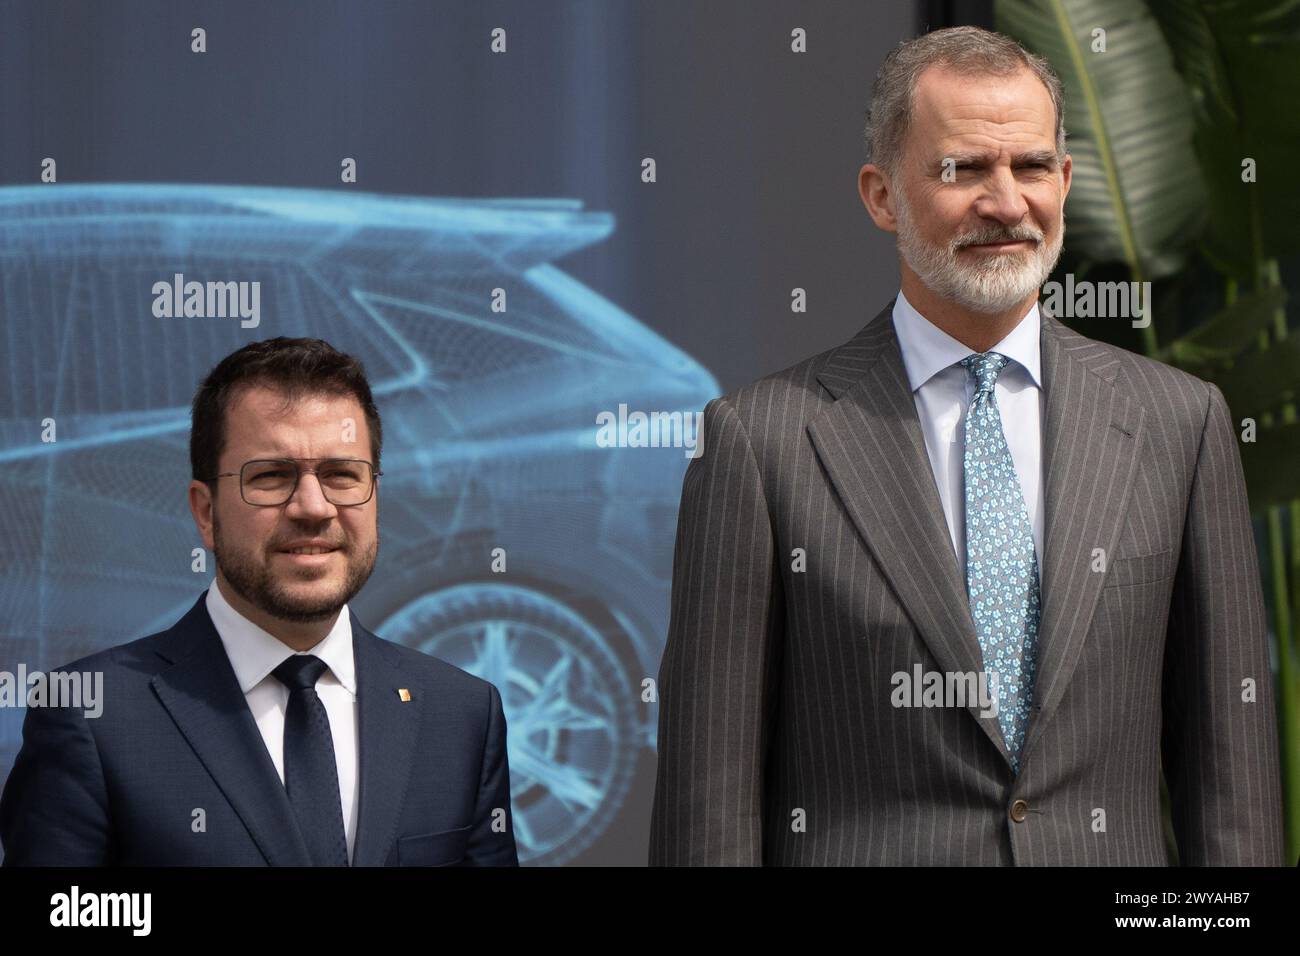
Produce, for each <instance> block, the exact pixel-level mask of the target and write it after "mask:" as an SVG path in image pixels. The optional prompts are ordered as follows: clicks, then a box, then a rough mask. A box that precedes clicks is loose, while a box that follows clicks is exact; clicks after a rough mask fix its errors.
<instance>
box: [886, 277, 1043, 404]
mask: <svg viewBox="0 0 1300 956" xmlns="http://www.w3.org/2000/svg"><path fill="white" fill-rule="evenodd" d="M1041 324H1042V320H1041V319H1040V317H1039V314H1038V302H1037V300H1035V301H1034V304H1033V306H1032V307H1031V308H1030V310H1029V311H1028V312H1027V313H1026V314H1025V317H1024V318H1023V319H1021V320H1020V323H1019V324H1018V325H1017V326H1016V327H1015V328H1014V329H1012V330H1011V331H1010V332H1008V333H1007V334H1006V336H1004V337H1003V339H1002V341H1000V342H998V344H997V345H995V346H993V347H992V348H991V349H989V351H990V352H999V353H1001V354H1002V355H1005V356H1006V357H1007V358H1009V359H1011V360H1012V361H1014V362H1017V363H1019V364H1020V365H1021V366H1022V367H1023V368H1024V369H1025V370H1026V371H1027V372H1029V376H1030V378H1032V379H1033V381H1034V384H1035V385H1037V386H1038V387H1039V388H1042V387H1043V383H1042V378H1041V375H1040V372H1041V364H1042V354H1041V352H1040V347H1039V336H1040V331H1041ZM894 330H895V331H896V332H897V333H898V344H899V347H900V348H901V349H902V352H903V365H904V367H905V368H906V369H907V380H908V384H909V385H911V388H912V391H913V392H915V391H916V390H917V389H918V388H920V387H921V386H922V385H924V384H925V383H926V382H928V381H929V380H930V379H931V378H933V377H934V376H935V375H937V374H938V373H939V372H942V371H943V370H944V369H946V368H948V367H949V366H951V365H955V364H956V363H957V362H960V361H961V360H962V359H964V358H965V357H966V356H968V355H974V354H975V350H974V349H971V348H968V347H967V346H965V345H963V344H962V343H961V342H958V341H957V340H956V339H954V338H953V337H952V336H951V335H949V334H948V333H947V332H945V331H943V329H941V328H939V327H938V326H937V325H935V324H934V323H933V322H930V321H929V320H928V319H926V318H925V317H924V316H923V315H921V313H919V312H917V311H916V309H915V307H913V305H912V303H910V302H908V301H907V297H906V296H904V295H903V290H901V289H900V290H899V291H898V298H897V299H895V300H894Z"/></svg>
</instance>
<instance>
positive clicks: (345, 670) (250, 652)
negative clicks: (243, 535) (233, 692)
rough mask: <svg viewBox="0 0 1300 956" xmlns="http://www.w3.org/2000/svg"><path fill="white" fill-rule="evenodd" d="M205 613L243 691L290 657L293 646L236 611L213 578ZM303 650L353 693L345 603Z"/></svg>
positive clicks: (349, 623)
mask: <svg viewBox="0 0 1300 956" xmlns="http://www.w3.org/2000/svg"><path fill="white" fill-rule="evenodd" d="M207 608H208V615H209V616H210V617H211V618H212V623H213V625H214V626H215V627H216V629H217V634H218V635H220V637H221V643H222V644H223V645H225V648H226V656H227V657H229V658H230V665H231V667H233V668H234V670H235V677H236V679H237V680H238V681H239V689H240V690H241V691H243V692H244V693H245V694H247V693H248V692H249V691H250V690H252V689H253V688H254V687H255V686H257V685H258V684H260V683H261V682H262V681H264V680H265V679H266V678H267V677H268V676H269V675H270V673H271V672H272V671H273V670H275V669H276V668H277V667H279V666H280V665H281V664H283V663H284V662H285V661H286V660H288V659H289V658H290V657H292V656H293V655H294V653H295V651H294V650H293V648H291V647H289V646H288V645H287V644H285V643H284V642H282V641H281V640H280V639H279V638H277V637H276V636H275V635H273V634H269V633H267V632H266V631H264V630H263V629H262V628H260V627H258V626H257V625H256V624H254V623H253V622H252V621H250V620H249V619H248V618H246V617H244V615H242V614H240V613H239V612H238V611H236V610H235V609H234V608H233V607H231V606H230V602H228V601H227V600H226V597H225V595H224V594H222V593H221V588H220V587H218V586H217V581H216V579H215V578H214V579H213V581H212V586H211V587H209V588H208V600H207ZM304 653H307V654H313V655H315V656H316V657H319V658H320V659H321V660H322V661H324V662H325V665H326V666H327V667H328V668H329V669H330V673H332V674H333V675H334V676H335V678H337V680H338V682H339V683H340V684H342V685H343V686H344V687H346V688H347V690H348V693H350V694H352V695H353V696H354V697H355V696H356V693H357V676H356V666H355V660H354V658H353V656H352V615H351V613H350V612H349V611H348V606H347V605H346V604H345V605H343V607H342V608H341V609H340V610H339V616H338V620H337V621H335V622H334V627H332V628H331V629H330V632H329V633H328V634H326V635H325V639H324V640H322V641H321V642H320V643H319V644H317V645H316V646H315V647H313V648H312V649H311V650H309V651H305V652H304Z"/></svg>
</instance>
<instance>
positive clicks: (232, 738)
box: [150, 591, 311, 866]
mask: <svg viewBox="0 0 1300 956" xmlns="http://www.w3.org/2000/svg"><path fill="white" fill-rule="evenodd" d="M206 600H207V592H206V591H204V592H203V594H202V595H201V596H200V597H199V599H198V601H197V602H196V603H195V605H194V607H192V608H191V609H190V610H189V612H188V613H187V614H186V615H185V617H183V618H181V620H180V621H178V622H177V624H176V626H175V627H174V628H172V635H173V640H172V641H171V642H169V643H168V644H167V645H166V646H165V647H164V649H161V650H159V652H158V653H159V656H161V657H162V658H163V659H164V660H166V661H168V662H170V663H171V664H172V666H171V667H169V668H168V669H166V670H164V671H162V672H161V673H159V674H157V675H156V676H155V677H154V678H153V680H152V681H151V682H150V683H151V685H152V686H153V689H154V693H155V694H157V695H158V699H159V701H161V702H162V705H163V706H164V707H165V708H166V709H167V711H168V713H169V714H171V717H172V720H173V721H175V722H176V726H177V727H178V728H180V731H181V733H182V734H183V735H184V736H185V739H186V740H187V741H188V742H189V745H190V747H192V748H193V750H194V752H195V754H197V755H198V758H199V760H201V761H202V762H203V766H204V767H205V768H207V771H208V773H209V774H211V775H212V778H213V780H215V781H216V784H217V786H218V787H219V788H220V789H221V792H222V793H223V794H225V796H226V799H227V800H229V801H230V805H231V806H232V807H234V809H235V812H236V813H237V814H239V818H240V819H241V820H243V822H244V826H246V827H247V828H248V832H249V834H250V835H251V836H252V838H253V842H254V843H256V844H257V847H258V849H259V850H261V852H262V855H263V856H264V857H265V858H266V861H267V863H269V864H271V865H272V866H308V865H310V863H311V857H310V856H309V855H308V852H307V847H306V845H305V844H304V843H303V840H302V837H301V836H300V835H299V833H298V822H297V819H296V817H295V816H294V812H293V806H292V805H291V804H290V803H289V797H288V794H287V793H286V792H285V789H284V785H283V784H282V783H281V782H280V776H279V774H278V773H276V770H275V764H274V763H273V762H272V761H271V755H270V753H268V752H267V749H266V744H265V743H264V742H263V740H262V735H261V732H260V731H259V730H258V729H257V723H256V721H254V720H253V714H252V712H251V711H250V710H249V709H248V702H247V701H246V700H245V699H244V694H243V692H242V691H241V690H240V689H239V682H238V680H237V679H236V677H235V672H234V669H233V668H232V667H231V666H230V658H228V657H227V656H226V649H225V647H224V646H223V645H222V643H221V638H220V636H219V635H218V634H217V629H216V627H215V626H213V624H212V618H211V617H209V616H208V609H207V604H206Z"/></svg>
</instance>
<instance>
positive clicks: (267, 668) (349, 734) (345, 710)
mask: <svg viewBox="0 0 1300 956" xmlns="http://www.w3.org/2000/svg"><path fill="white" fill-rule="evenodd" d="M207 607H208V614H209V615H211V617H212V623H213V624H214V625H216V628H217V634H219V635H220V636H221V643H222V644H224V645H225V648H226V656H227V657H229V658H230V665H231V666H232V667H233V668H234V669H235V678H236V679H237V680H238V681H239V689H240V690H242V691H243V692H244V699H245V700H246V701H248V709H249V710H251V711H252V712H253V719H254V720H256V721H257V729H258V730H259V731H261V733H262V740H263V741H265V743H266V749H267V750H268V751H269V752H270V754H271V761H272V762H273V763H274V764H275V769H276V772H278V773H279V774H280V782H281V783H283V782H284V712H285V710H286V709H287V708H288V706H289V689H288V688H287V687H285V686H284V685H283V684H281V683H280V681H279V680H277V679H276V678H275V676H274V675H273V674H272V673H271V672H272V671H274V670H275V669H276V668H277V667H279V666H280V665H281V664H282V663H284V662H285V661H286V660H288V659H289V658H290V657H292V656H293V655H294V653H295V651H294V650H293V648H291V647H289V646H288V645H286V644H284V643H282V642H281V641H280V640H279V639H278V638H276V637H274V636H273V635H271V634H268V633H267V632H266V631H264V630H262V629H261V628H260V627H258V626H257V625H256V624H254V623H253V622H252V621H250V620H249V619H248V618H246V617H244V616H243V615H242V614H240V613H239V612H238V611H236V610H235V609H234V608H233V607H231V606H230V604H229V602H227V601H226V598H225V595H223V594H222V593H221V589H220V587H218V585H217V581H216V580H215V579H214V580H213V582H212V586H211V587H209V588H208V600H207ZM303 653H306V654H311V655H314V656H315V657H319V658H320V659H321V660H322V661H324V662H325V664H326V666H327V667H328V668H329V670H327V671H325V672H324V673H322V674H321V676H320V679H319V680H318V681H316V694H317V696H318V697H320V699H321V703H322V704H324V705H325V713H326V714H327V715H328V716H329V721H330V736H331V737H332V738H333V739H334V764H335V766H336V767H337V768H338V775H339V796H340V799H341V801H342V805H343V830H344V833H345V834H346V836H347V841H348V860H349V862H351V860H352V847H353V844H354V843H355V842H356V831H357V786H358V781H357V754H358V750H359V746H360V745H359V741H358V738H357V677H356V665H355V660H354V658H353V655H352V619H351V616H350V615H349V613H348V608H347V605H346V604H345V605H344V606H343V608H342V609H341V610H340V611H339V617H338V620H337V621H335V622H334V627H333V628H332V629H331V630H330V632H329V634H327V635H326V636H325V639H324V640H323V641H321V642H320V643H319V644H317V645H316V646H315V647H313V648H312V649H311V650H309V651H304V652H303Z"/></svg>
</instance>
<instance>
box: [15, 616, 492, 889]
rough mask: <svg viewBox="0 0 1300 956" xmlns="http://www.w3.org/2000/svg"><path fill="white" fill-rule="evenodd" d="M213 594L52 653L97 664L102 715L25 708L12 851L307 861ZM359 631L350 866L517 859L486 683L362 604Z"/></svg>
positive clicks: (35, 856)
mask: <svg viewBox="0 0 1300 956" xmlns="http://www.w3.org/2000/svg"><path fill="white" fill-rule="evenodd" d="M206 598H207V592H206V591H205V592H204V593H203V595H201V596H200V597H199V599H198V601H196V602H195V604H194V607H192V608H191V609H190V610H189V612H188V613H186V615H185V616H184V617H183V618H181V620H180V621H178V622H177V623H176V625H175V626H174V627H172V628H171V629H169V630H166V631H163V632H161V633H159V634H153V635H150V636H149V637H145V638H141V639H140V640H137V641H133V642H131V643H129V644H124V645H122V646H120V647H114V648H110V649H109V650H106V651H102V652H100V653H97V654H93V655H91V656H89V657H86V658H84V659H82V660H80V661H77V662H76V663H73V664H69V665H67V666H66V667H61V668H59V670H60V671H73V672H95V671H102V672H103V674H104V678H103V681H104V682H103V702H102V703H103V712H102V714H101V715H100V716H99V717H95V718H88V717H86V716H84V712H83V710H82V709H81V708H55V707H29V708H28V709H27V716H26V719H25V721H24V723H23V745H22V749H21V750H20V751H19V753H18V757H17V759H16V761H15V763H14V767H13V771H12V772H11V773H10V775H9V780H8V782H7V784H6V785H5V789H4V794H3V796H2V797H0V841H2V842H3V844H4V851H5V859H4V862H5V865H6V866H14V865H55V866H97V865H115V864H120V865H143V866H168V865H182V866H205V865H225V866H266V865H274V866H286V865H287V866H308V865H310V859H309V857H308V855H307V848H306V846H305V845H304V844H303V840H302V837H301V836H300V835H299V833H298V828H297V825H296V821H295V818H294V811H293V807H292V806H291V805H290V803H289V799H288V796H287V794H286V792H285V789H284V785H283V784H282V783H281V782H280V777H279V775H278V774H277V773H276V770H275V765H274V764H273V763H272V762H271V755H270V753H269V752H268V751H267V749H266V744H265V743H264V742H263V740H262V736H261V734H260V732H259V731H258V729H257V724H256V722H255V721H254V720H253V715H252V712H251V711H250V710H249V708H248V704H247V702H246V701H245V699H244V695H243V693H242V692H241V691H240V688H239V684H238V682H237V680H236V679H235V672H234V670H233V668H232V667H231V665H230V659H229V658H228V657H227V656H226V652H225V648H224V646H223V645H222V643H221V638H220V637H219V636H218V634H217V630H216V628H215V627H214V626H213V624H212V619H211V617H209V615H208V610H207V606H206ZM349 613H351V611H350V610H349ZM352 643H353V651H354V654H355V658H356V668H357V703H358V736H359V739H360V751H359V766H358V775H359V778H360V780H359V783H360V790H359V797H358V799H359V803H358V811H357V832H356V838H355V846H354V850H353V865H355V866H383V865H388V866H394V865H402V866H410V865H415V866H444V865H450V864H457V863H462V864H487V865H491V864H496V865H508V866H513V865H517V864H518V859H517V856H516V851H515V838H514V828H513V823H512V819H511V814H510V771H509V767H508V765H507V761H506V724H505V716H504V713H503V711H502V708H501V697H500V695H499V694H498V693H497V690H496V688H495V687H493V686H492V685H491V684H489V683H488V682H486V681H483V680H480V679H479V678H477V677H473V676H471V675H470V674H467V673H465V672H464V671H462V670H460V669H459V668H457V667H453V666H452V665H451V664H448V663H446V662H445V661H440V660H437V659H436V658H433V657H429V656H428V655H426V654H421V653H420V652H418V651H415V650H412V649H410V648H407V647H402V646H400V645H397V644H393V643H390V642H388V641H385V640H382V639H380V638H378V637H376V636H375V635H374V634H372V633H370V632H369V631H367V630H366V629H365V628H364V627H362V626H361V623H360V622H359V621H358V620H357V617H356V615H355V614H352ZM401 689H405V690H407V691H409V696H410V700H409V701H403V700H402V699H401V698H402V695H401V694H399V690H401ZM197 810H202V811H203V813H202V814H201V815H199V814H196V812H195V811H197ZM199 819H201V820H203V824H204V825H203V827H202V828H201V829H199V832H195V830H196V829H198V828H196V826H195V821H196V820H199ZM494 821H495V826H494Z"/></svg>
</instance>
